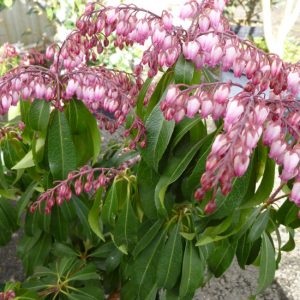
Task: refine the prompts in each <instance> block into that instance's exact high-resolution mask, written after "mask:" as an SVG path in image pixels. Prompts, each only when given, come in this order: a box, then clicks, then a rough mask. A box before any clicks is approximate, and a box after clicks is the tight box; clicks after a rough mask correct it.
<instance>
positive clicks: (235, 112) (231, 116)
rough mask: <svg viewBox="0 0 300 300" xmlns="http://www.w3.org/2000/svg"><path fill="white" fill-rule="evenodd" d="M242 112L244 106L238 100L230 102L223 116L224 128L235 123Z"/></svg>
mask: <svg viewBox="0 0 300 300" xmlns="http://www.w3.org/2000/svg"><path fill="white" fill-rule="evenodd" d="M243 112H244V106H243V105H242V104H241V103H240V102H239V101H238V100H233V101H230V102H229V104H228V106H227V111H226V115H225V124H226V127H227V126H228V125H231V124H233V123H235V122H236V121H237V120H238V118H239V117H240V116H241V115H242V113H243Z"/></svg>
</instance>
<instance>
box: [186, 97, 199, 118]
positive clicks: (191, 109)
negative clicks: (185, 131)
mask: <svg viewBox="0 0 300 300" xmlns="http://www.w3.org/2000/svg"><path fill="white" fill-rule="evenodd" d="M199 109H200V101H199V99H198V98H197V97H193V98H191V99H190V100H189V101H188V103H187V108H186V111H187V112H186V115H187V116H188V117H189V118H193V117H194V116H195V114H196V113H197V112H198V111H199Z"/></svg>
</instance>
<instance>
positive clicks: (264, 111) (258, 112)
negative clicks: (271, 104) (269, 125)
mask: <svg viewBox="0 0 300 300" xmlns="http://www.w3.org/2000/svg"><path fill="white" fill-rule="evenodd" d="M254 113H255V120H256V123H257V125H262V124H263V123H264V122H265V120H266V119H267V117H268V115H269V108H268V107H266V106H265V105H263V104H259V105H257V106H255V110H254Z"/></svg>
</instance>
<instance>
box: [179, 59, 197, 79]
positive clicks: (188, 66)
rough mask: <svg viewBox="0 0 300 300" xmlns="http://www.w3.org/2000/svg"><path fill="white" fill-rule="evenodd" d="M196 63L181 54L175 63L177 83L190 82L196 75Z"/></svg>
mask: <svg viewBox="0 0 300 300" xmlns="http://www.w3.org/2000/svg"><path fill="white" fill-rule="evenodd" d="M194 70H195V67H194V64H193V63H192V62H191V61H187V60H186V59H185V58H184V56H183V55H180V57H179V59H178V61H177V63H176V65H175V83H185V84H190V83H191V81H192V79H193V77H194Z"/></svg>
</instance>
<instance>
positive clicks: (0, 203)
mask: <svg viewBox="0 0 300 300" xmlns="http://www.w3.org/2000/svg"><path fill="white" fill-rule="evenodd" d="M0 218H1V219H2V220H4V219H6V220H7V223H8V225H9V227H8V229H9V230H10V231H12V232H14V231H16V230H17V229H18V228H19V226H18V222H17V221H18V220H17V219H18V218H17V210H16V207H15V205H14V204H13V203H12V202H11V201H9V200H7V199H1V198H0Z"/></svg>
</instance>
